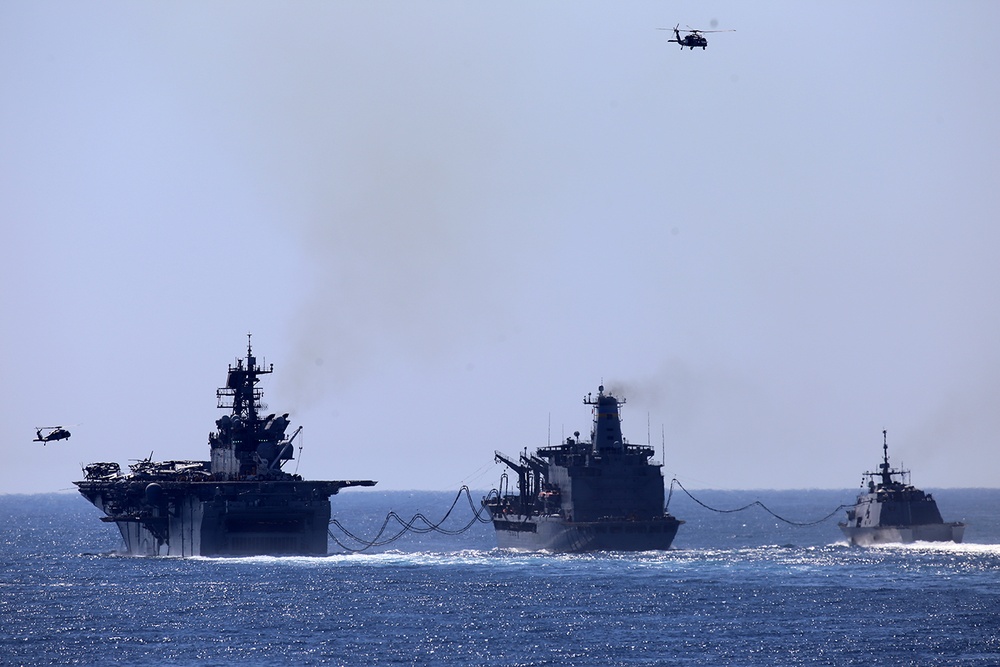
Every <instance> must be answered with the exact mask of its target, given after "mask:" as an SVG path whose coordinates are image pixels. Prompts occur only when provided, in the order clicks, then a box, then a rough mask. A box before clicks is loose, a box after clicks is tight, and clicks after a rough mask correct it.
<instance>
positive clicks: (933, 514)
mask: <svg viewBox="0 0 1000 667" xmlns="http://www.w3.org/2000/svg"><path fill="white" fill-rule="evenodd" d="M909 478H910V471H909V470H894V469H893V468H891V467H890V466H889V444H888V442H887V438H886V432H885V431H882V463H881V464H880V465H879V467H878V472H866V473H864V475H863V476H862V479H861V482H862V488H864V487H865V481H866V480H867V488H866V489H865V490H864V491H862V492H861V493H859V494H858V500H857V503H855V505H854V506H853V507H850V508H848V510H847V521H845V522H842V523H840V524H838V525H839V526H840V529H841V530H842V531H843V533H844V535H845V536H846V537H847V540H848V542H850V543H851V544H853V545H860V546H871V545H873V544H895V543H903V544H906V543H910V542H961V541H962V536H963V535H964V533H965V524H964V523H961V522H958V521H955V522H951V523H945V521H944V520H943V519H942V518H941V512H940V511H939V510H938V506H937V501H935V500H934V497H933V496H932V495H931V494H929V493H924V492H923V491H921V490H920V489H917V488H915V487H914V486H912V485H911V484H909Z"/></svg>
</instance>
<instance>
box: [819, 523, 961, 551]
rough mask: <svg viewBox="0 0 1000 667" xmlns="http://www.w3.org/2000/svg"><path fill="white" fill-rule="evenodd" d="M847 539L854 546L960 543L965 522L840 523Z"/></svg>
mask: <svg viewBox="0 0 1000 667" xmlns="http://www.w3.org/2000/svg"><path fill="white" fill-rule="evenodd" d="M838 525H839V526H840V530H841V531H843V533H844V536H845V537H846V538H847V541H848V542H849V543H850V544H852V545H854V546H862V547H867V546H873V545H878V544H912V543H913V542H955V543H960V542H961V541H962V537H963V536H964V535H965V524H964V523H960V522H954V523H931V524H918V525H913V526H871V527H863V526H849V525H847V524H845V523H841V524H838Z"/></svg>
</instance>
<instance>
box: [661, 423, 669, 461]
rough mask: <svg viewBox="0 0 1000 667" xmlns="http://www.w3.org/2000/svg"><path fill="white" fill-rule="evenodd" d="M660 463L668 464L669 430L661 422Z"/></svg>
mask: <svg viewBox="0 0 1000 667" xmlns="http://www.w3.org/2000/svg"><path fill="white" fill-rule="evenodd" d="M660 463H662V464H663V465H664V466H666V465H667V431H666V429H665V428H663V424H660Z"/></svg>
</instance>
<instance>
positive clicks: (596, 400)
mask: <svg viewBox="0 0 1000 667" xmlns="http://www.w3.org/2000/svg"><path fill="white" fill-rule="evenodd" d="M583 402H584V404H586V405H589V406H591V408H592V413H593V425H592V428H591V432H590V439H589V440H581V439H580V433H579V431H577V432H575V433H574V434H573V437H568V438H566V441H565V442H563V443H562V444H559V445H555V446H547V447H541V448H538V449H536V450H535V452H534V453H531V454H529V453H528V451H527V449H525V450H524V451H523V452H522V453H521V454H520V455H519V457H518V458H517V460H515V459H514V458H512V457H510V456H507V455H506V454H503V453H501V452H499V451H498V452H496V453H495V457H494V460H495V461H497V462H500V463H503V464H504V465H505V466H506V467H507V468H509V469H510V470H511V471H513V472H514V473H515V474H516V475H517V491H516V493H515V492H513V491H511V490H510V481H509V479H510V478H509V477H508V475H507V473H506V471H505V472H504V473H503V475H502V476H501V480H500V486H499V488H498V489H494V490H493V491H491V492H490V493H489V495H487V496H486V497H485V498H484V499H483V506H484V507H485V508H486V509H488V510H489V513H490V517H491V518H492V521H493V527H494V529H495V531H496V537H497V545H498V546H499V547H500V548H503V549H515V550H523V551H548V552H552V553H578V552H591V551H657V550H666V549H669V548H670V545H671V543H672V542H673V540H674V537H675V536H676V534H677V529H678V528H679V527H680V525H681V524H682V523H684V522H683V521H681V520H679V519H677V518H676V517H674V516H672V515H671V514H670V513H669V512H667V511H666V508H665V507H664V489H663V471H662V464H660V463H655V462H653V461H651V458H652V456H653V454H654V450H653V448H652V447H651V446H649V445H634V444H630V443H628V442H626V440H625V438H624V437H623V435H622V426H621V406H622V405H623V404H624V403H625V399H624V398H622V399H619V398H617V397H616V396H614V395H613V394H612V393H611V392H605V390H604V386H603V385H602V386H600V387H598V390H597V395H596V396H594V395H593V394H587V396H586V397H584V399H583Z"/></svg>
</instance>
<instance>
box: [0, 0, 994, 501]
mask: <svg viewBox="0 0 1000 667" xmlns="http://www.w3.org/2000/svg"><path fill="white" fill-rule="evenodd" d="M675 24H680V25H681V26H682V27H684V26H691V27H695V28H702V29H710V28H714V29H719V30H722V29H732V30H735V32H723V33H718V34H710V35H708V37H709V46H708V48H707V49H706V50H704V51H703V50H701V49H697V50H695V51H691V50H687V49H685V50H683V51H682V50H680V49H679V48H678V47H677V45H676V44H671V43H669V42H668V41H667V40H668V39H669V38H670V37H671V36H672V34H671V33H670V32H669V31H663V30H658V29H657V28H662V27H672V26H673V25H675ZM998 25H1000V4H998V3H995V2H962V3H946V2H919V1H918V2H901V1H887V2H880V3H863V2H846V3H845V2H836V3H834V2H815V3H798V2H790V1H780V2H779V1H776V2H758V3H745V2H674V3H663V2H640V1H637V2H629V3H613V2H598V1H586V2H569V1H568V0H565V1H564V0H549V1H546V2H527V1H522V0H514V1H513V2H503V3H489V2H469V1H465V2H451V1H441V2H434V3H403V2H387V1H378V2H358V1H352V2H346V1H343V2H342V1H335V0H324V1H323V2H314V1H309V0H303V1H301V2H295V3H282V2H259V1H247V2H239V3H235V2H224V1H211V0H210V1H208V2H184V1H182V2H169V3H167V2H144V3H135V2H118V1H109V2H103V3H96V4H95V3H74V2H53V1H50V0H38V1H34V0H33V1H31V2H27V1H21V0H13V1H11V2H4V3H0V90H2V91H3V95H2V96H0V226H2V231H3V239H4V242H3V246H2V247H3V248H4V253H3V256H4V260H3V262H0V281H2V282H0V286H2V289H0V308H2V312H3V317H2V318H0V402H2V405H3V406H4V411H5V417H4V418H3V419H2V420H0V442H2V450H3V451H4V452H5V454H6V456H5V461H4V465H2V466H0V493H36V492H50V491H60V490H67V489H72V488H74V487H73V486H72V482H73V481H74V480H79V479H81V477H82V474H81V466H82V465H83V464H87V463H91V462H95V461H115V462H118V463H120V464H121V465H122V466H123V468H124V467H125V465H126V464H127V463H129V462H130V460H131V459H140V458H144V457H146V456H148V455H150V453H152V455H153V458H154V459H156V460H173V459H193V460H206V459H207V458H208V455H209V452H208V444H207V442H208V440H207V438H208V433H209V431H210V430H212V429H214V428H215V420H216V419H217V418H218V417H219V416H221V415H222V414H223V411H222V410H219V409H218V408H217V405H216V396H215V390H216V388H218V387H220V386H222V385H223V384H224V383H225V379H226V369H227V367H228V365H229V364H232V363H235V360H236V359H237V358H239V357H242V356H244V355H245V353H246V347H247V334H248V333H252V336H253V337H252V344H253V350H254V353H255V354H256V356H257V357H258V359H259V360H262V361H263V362H264V363H266V364H268V365H270V364H274V373H273V374H272V375H269V376H267V377H265V378H264V381H263V383H262V387H263V389H264V394H265V397H264V400H265V402H266V403H267V404H268V405H269V410H270V411H271V412H277V413H281V412H289V413H290V415H291V416H290V419H291V420H292V425H293V427H295V426H297V425H300V424H301V425H302V426H303V427H304V428H303V431H302V433H301V435H300V436H299V437H298V438H297V440H296V442H297V444H299V445H301V446H302V448H301V450H300V451H297V452H296V460H295V461H294V462H291V463H289V464H288V465H287V466H286V470H296V469H297V471H298V472H299V474H302V475H303V476H304V477H306V478H308V479H374V480H378V482H379V484H378V486H377V487H376V489H384V490H405V489H428V490H452V489H457V488H458V487H459V486H461V485H463V484H467V485H469V486H471V487H472V488H474V489H484V490H485V489H489V488H490V487H492V486H495V485H496V484H497V482H498V480H499V476H500V474H501V472H503V466H502V464H498V463H496V462H495V461H494V452H495V451H497V450H499V451H502V452H506V453H507V454H510V455H516V454H517V453H518V452H520V451H523V449H524V448H529V449H533V448H535V447H539V446H545V445H547V444H555V443H557V442H559V441H561V440H562V439H563V438H565V437H566V436H569V435H570V434H572V433H573V431H577V430H578V431H581V432H582V433H584V434H587V433H588V432H589V429H590V421H591V414H590V409H589V407H588V406H586V405H584V404H583V402H582V399H583V397H584V396H585V395H586V394H587V393H588V392H594V393H596V391H597V388H598V386H600V385H602V384H603V385H604V386H605V387H607V388H608V389H609V390H611V391H614V392H616V394H617V395H619V397H624V398H625V399H626V401H627V402H626V403H625V405H624V407H623V430H624V433H625V436H626V438H627V439H628V440H629V441H630V442H632V443H637V444H640V443H647V442H649V443H651V444H653V445H654V446H655V447H656V450H657V456H656V458H657V459H658V460H662V461H663V462H664V474H665V476H666V479H668V480H669V479H671V478H672V477H676V478H677V479H679V480H680V481H681V482H682V483H683V484H684V485H685V486H686V487H687V488H714V489H768V488H775V489H787V488H830V489H852V488H856V487H857V485H858V483H859V481H860V476H861V473H863V472H865V471H867V470H872V469H874V468H875V467H876V466H877V464H878V463H879V462H880V458H881V454H882V451H881V445H882V430H883V429H886V430H887V431H888V442H889V454H890V461H891V462H892V463H893V464H894V465H903V466H905V467H907V468H909V469H911V470H912V481H913V483H914V484H916V485H917V486H919V487H924V488H948V487H996V486H998V484H1000V477H998V472H997V471H998V470H1000V447H998V446H997V444H998V439H1000V410H998V407H997V406H998V402H1000V401H998V399H1000V347H998V345H997V344H996V342H997V340H1000V308H998V307H997V306H998V293H1000V292H998V288H1000V261H998V257H997V255H998V250H1000V229H998V225H997V224H996V223H997V217H998V212H1000V123H998V122H997V118H1000V42H998V40H997V34H996V26H998ZM53 425H62V426H66V427H67V428H69V429H70V430H71V431H72V433H73V435H72V437H71V438H70V439H69V440H66V441H61V442H58V443H51V444H48V445H44V446H43V445H42V444H40V443H36V442H32V438H33V437H34V436H35V428H36V427H40V426H53ZM364 492H365V491H363V490H360V491H359V490H349V491H345V493H364Z"/></svg>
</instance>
